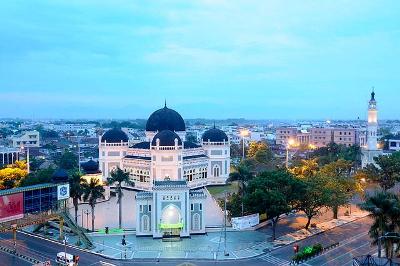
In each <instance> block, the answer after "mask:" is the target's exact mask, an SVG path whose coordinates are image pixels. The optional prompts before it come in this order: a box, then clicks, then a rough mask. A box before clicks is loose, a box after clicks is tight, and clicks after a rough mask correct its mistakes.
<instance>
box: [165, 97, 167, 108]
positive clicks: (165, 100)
mask: <svg viewBox="0 0 400 266" xmlns="http://www.w3.org/2000/svg"><path fill="white" fill-rule="evenodd" d="M164 108H167V99H164Z"/></svg>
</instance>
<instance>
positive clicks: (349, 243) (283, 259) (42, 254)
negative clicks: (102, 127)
mask: <svg viewBox="0 0 400 266" xmlns="http://www.w3.org/2000/svg"><path fill="white" fill-rule="evenodd" d="M370 224H371V219H370V218H369V217H366V218H362V219H359V220H357V221H355V222H352V223H349V224H346V225H343V226H340V227H336V228H334V229H332V230H329V231H326V232H324V233H322V234H319V235H315V236H312V237H309V238H307V239H304V240H302V241H299V242H297V243H298V244H299V246H300V247H304V246H306V245H312V244H316V243H321V244H323V246H329V245H331V244H334V243H337V242H339V246H338V247H336V248H333V249H331V250H328V251H326V252H325V253H324V254H322V255H321V256H318V257H316V258H314V259H312V260H309V261H307V263H306V264H304V265H318V266H322V265H326V266H328V265H351V263H352V259H353V257H355V256H362V255H366V254H374V253H376V251H377V250H376V247H374V246H371V245H370V239H369V236H368V230H369V227H370ZM10 239H12V235H11V234H0V244H2V245H10V243H11V242H10ZM17 249H18V251H20V252H21V253H24V254H28V255H29V256H32V257H34V258H37V259H39V260H51V261H52V262H53V263H54V259H55V257H56V254H57V253H58V252H60V251H63V250H64V246H63V245H61V244H59V243H53V242H49V241H46V240H42V239H39V238H35V237H32V236H30V235H26V234H23V233H18V234H17ZM67 252H68V253H71V254H74V255H79V256H80V262H79V264H80V265H102V262H105V263H111V264H113V265H131V264H132V263H133V261H118V260H110V259H106V258H103V257H101V256H98V255H94V254H91V253H87V252H82V251H80V250H77V249H73V248H70V247H67ZM292 256H293V245H288V246H285V247H282V248H279V249H276V250H273V251H272V252H269V253H266V254H264V255H262V256H260V257H256V258H252V259H244V260H234V261H232V260H229V261H214V260H196V261H191V262H190V263H191V264H194V265H216V264H218V265H232V264H233V265H249V264H251V265H281V266H283V265H289V262H290V260H291V258H292ZM0 259H1V264H0V265H1V266H3V265H10V266H17V265H18V266H19V265H23V266H24V265H31V264H29V263H26V262H24V261H22V260H20V259H17V258H14V257H13V256H11V255H7V254H5V253H2V252H0ZM184 262H187V261H185V260H184V259H179V260H174V259H169V260H167V259H164V260H161V261H157V260H156V259H149V260H145V259H142V260H135V261H134V263H135V265H153V264H157V265H179V264H182V263H184Z"/></svg>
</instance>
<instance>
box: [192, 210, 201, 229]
mask: <svg viewBox="0 0 400 266" xmlns="http://www.w3.org/2000/svg"><path fill="white" fill-rule="evenodd" d="M192 230H193V231H200V215H199V214H198V213H195V214H194V215H193V216H192Z"/></svg>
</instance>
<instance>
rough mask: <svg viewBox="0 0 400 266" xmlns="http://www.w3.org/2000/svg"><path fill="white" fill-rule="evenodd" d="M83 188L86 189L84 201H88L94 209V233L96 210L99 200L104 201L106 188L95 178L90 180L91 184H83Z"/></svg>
mask: <svg viewBox="0 0 400 266" xmlns="http://www.w3.org/2000/svg"><path fill="white" fill-rule="evenodd" d="M82 186H83V189H84V192H83V200H84V201H88V202H89V205H90V207H91V208H92V231H94V219H95V216H94V208H95V206H96V202H97V200H99V199H104V188H103V186H102V185H100V183H99V180H98V179H97V178H93V177H92V178H91V179H90V182H89V183H83V184H82Z"/></svg>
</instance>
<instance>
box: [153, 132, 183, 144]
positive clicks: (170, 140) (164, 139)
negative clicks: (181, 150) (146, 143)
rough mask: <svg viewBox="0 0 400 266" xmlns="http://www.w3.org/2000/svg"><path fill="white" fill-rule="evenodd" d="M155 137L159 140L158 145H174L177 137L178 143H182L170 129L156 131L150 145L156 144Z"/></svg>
mask: <svg viewBox="0 0 400 266" xmlns="http://www.w3.org/2000/svg"><path fill="white" fill-rule="evenodd" d="M157 139H159V140H160V146H175V139H178V145H182V140H181V138H180V137H179V136H178V134H176V133H175V132H173V131H171V130H163V131H161V132H158V133H157V134H156V135H155V136H154V138H153V141H152V142H151V145H152V146H157Z"/></svg>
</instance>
